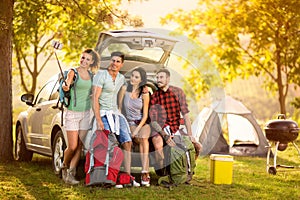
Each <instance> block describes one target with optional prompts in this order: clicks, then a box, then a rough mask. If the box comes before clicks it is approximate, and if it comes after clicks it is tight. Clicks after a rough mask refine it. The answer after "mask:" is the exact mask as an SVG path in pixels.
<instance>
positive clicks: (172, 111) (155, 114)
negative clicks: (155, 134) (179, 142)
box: [149, 86, 189, 133]
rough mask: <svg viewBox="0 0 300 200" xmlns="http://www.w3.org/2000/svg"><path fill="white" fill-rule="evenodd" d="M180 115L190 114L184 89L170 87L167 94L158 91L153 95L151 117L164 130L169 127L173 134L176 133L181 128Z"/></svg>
mask: <svg viewBox="0 0 300 200" xmlns="http://www.w3.org/2000/svg"><path fill="white" fill-rule="evenodd" d="M180 113H181V114H182V115H185V114H186V113H189V109H188V105H187V103H186V97H185V94H184V92H183V90H182V89H180V88H178V87H175V86H169V88H168V90H167V91H166V92H164V91H163V90H160V89H158V90H157V91H155V92H154V93H153V94H152V95H151V101H150V110H149V117H150V119H151V121H157V122H158V124H159V125H160V126H161V127H162V128H164V127H165V126H168V125H169V126H170V129H171V131H172V133H176V132H177V131H178V129H179V126H180V118H181V116H180Z"/></svg>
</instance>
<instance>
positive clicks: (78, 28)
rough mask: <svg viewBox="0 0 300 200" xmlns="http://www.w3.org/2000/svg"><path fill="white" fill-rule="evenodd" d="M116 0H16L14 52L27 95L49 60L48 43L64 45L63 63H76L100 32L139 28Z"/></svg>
mask: <svg viewBox="0 0 300 200" xmlns="http://www.w3.org/2000/svg"><path fill="white" fill-rule="evenodd" d="M120 3H121V2H120V1H119V0H107V1H99V0H90V1H83V0H74V1H68V0H62V1H40V0H32V1H28V0H25V1H23V0H17V1H16V2H15V6H14V21H13V23H14V41H13V44H14V52H15V56H16V62H17V64H16V65H17V67H18V69H19V73H20V77H21V85H22V87H23V88H24V90H25V91H26V92H31V93H34V92H35V89H36V87H37V77H38V76H39V74H40V73H41V71H42V70H43V69H44V67H45V66H46V64H47V62H48V61H49V60H50V59H51V56H52V54H53V49H52V47H51V45H50V44H51V41H52V40H53V39H56V40H59V41H60V42H62V43H63V44H64V47H63V52H64V53H65V55H64V61H65V62H71V61H73V60H74V59H76V60H77V57H78V55H79V54H80V53H81V51H82V50H83V49H85V48H88V47H90V48H93V47H94V46H95V44H96V42H97V39H98V35H99V33H100V32H101V31H103V30H107V29H113V28H120V27H122V26H123V25H132V26H141V25H142V24H143V23H142V21H141V20H140V19H138V18H131V17H130V16H129V14H128V12H127V11H123V10H120V9H119V8H118V5H120Z"/></svg>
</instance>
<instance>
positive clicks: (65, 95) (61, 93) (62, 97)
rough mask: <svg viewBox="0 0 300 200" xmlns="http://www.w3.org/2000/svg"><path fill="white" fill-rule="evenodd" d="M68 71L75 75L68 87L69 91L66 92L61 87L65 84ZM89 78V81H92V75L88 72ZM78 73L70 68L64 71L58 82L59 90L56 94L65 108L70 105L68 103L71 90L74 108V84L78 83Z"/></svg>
mask: <svg viewBox="0 0 300 200" xmlns="http://www.w3.org/2000/svg"><path fill="white" fill-rule="evenodd" d="M70 70H73V71H74V73H75V75H74V78H73V82H72V83H71V85H70V89H69V90H68V91H64V90H63V88H62V86H63V84H64V82H65V80H66V79H67V76H68V73H69V71H70ZM88 72H89V74H90V76H91V81H93V74H92V72H91V71H88ZM78 75H79V74H78V71H77V69H76V68H70V69H69V70H66V71H64V77H62V78H61V79H60V81H59V89H58V92H59V102H60V103H61V104H62V105H63V106H65V107H68V106H69V105H70V101H71V88H73V87H74V88H73V90H74V101H73V102H74V106H76V83H77V81H78Z"/></svg>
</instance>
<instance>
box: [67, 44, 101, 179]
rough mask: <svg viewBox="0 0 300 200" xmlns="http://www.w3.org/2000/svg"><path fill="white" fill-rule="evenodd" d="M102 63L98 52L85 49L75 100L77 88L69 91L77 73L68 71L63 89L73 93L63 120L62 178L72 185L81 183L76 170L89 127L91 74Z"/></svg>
mask: <svg viewBox="0 0 300 200" xmlns="http://www.w3.org/2000/svg"><path fill="white" fill-rule="evenodd" d="M99 62H100V59H99V55H98V54H97V52H95V51H94V50H92V49H86V50H84V51H83V52H82V55H81V57H80V65H79V67H77V68H76V70H77V72H78V77H76V78H77V82H76V98H75V97H74V95H75V92H74V87H71V88H70V85H71V84H72V82H73V80H74V78H75V71H74V70H69V72H68V76H67V79H66V84H65V85H63V86H62V88H63V90H64V91H69V90H70V93H71V100H70V105H69V106H68V109H67V111H66V115H65V118H64V119H65V129H66V132H67V139H68V146H67V148H66V149H65V151H64V161H63V167H62V178H63V180H64V181H65V183H68V184H72V185H74V184H78V183H79V181H78V180H76V179H75V174H76V167H77V165H78V162H79V159H80V155H81V151H82V147H83V143H82V141H83V140H84V138H85V136H86V134H87V131H88V129H89V128H90V123H89V120H90V110H91V90H92V77H91V71H94V69H95V68H98V65H99ZM74 101H75V102H74Z"/></svg>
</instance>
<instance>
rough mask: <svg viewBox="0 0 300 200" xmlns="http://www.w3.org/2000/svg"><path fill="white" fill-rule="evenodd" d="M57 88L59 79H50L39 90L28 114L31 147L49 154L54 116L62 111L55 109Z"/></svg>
mask: <svg viewBox="0 0 300 200" xmlns="http://www.w3.org/2000/svg"><path fill="white" fill-rule="evenodd" d="M56 77H57V76H56ZM57 88H58V79H57V78H52V79H50V81H48V82H47V83H46V84H45V85H44V86H43V87H42V89H41V90H40V91H39V93H38V95H37V96H36V98H35V101H34V105H33V106H32V107H31V108H30V109H29V110H28V115H27V119H28V139H29V144H28V145H29V148H30V149H34V150H35V151H37V152H39V153H42V154H47V155H49V154H50V155H51V131H52V127H53V118H54V117H55V116H57V115H58V114H59V113H60V110H59V109H54V107H55V105H56V104H57V101H58V91H57Z"/></svg>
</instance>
